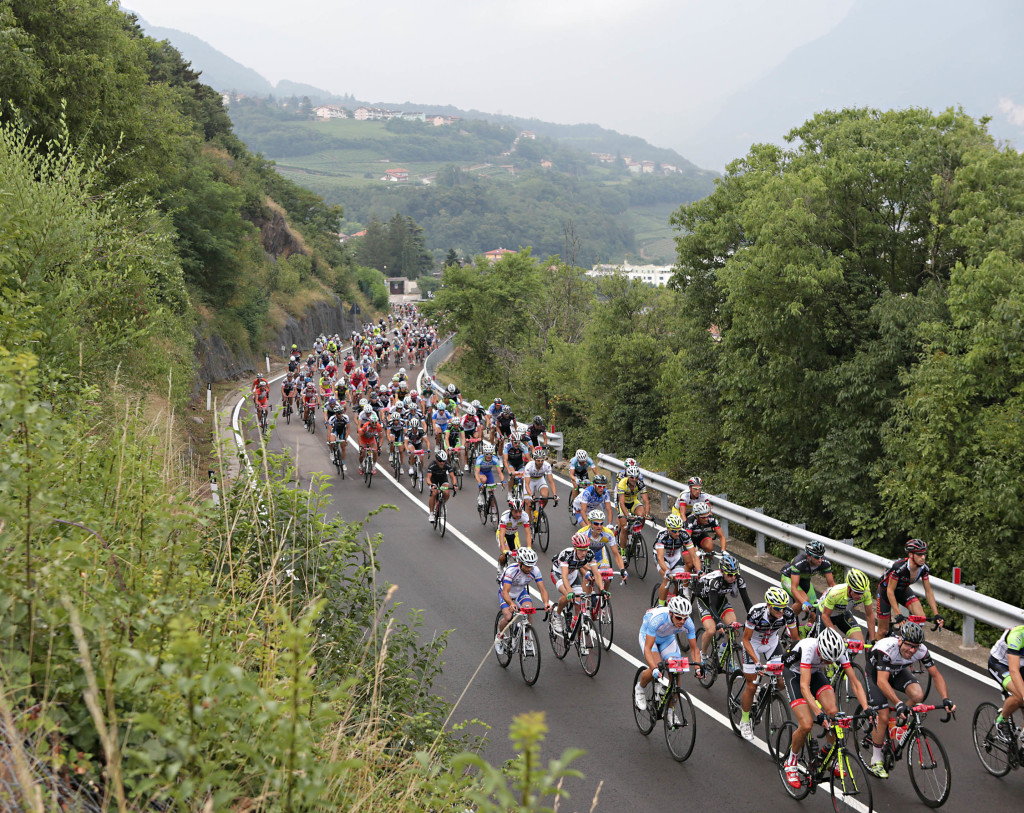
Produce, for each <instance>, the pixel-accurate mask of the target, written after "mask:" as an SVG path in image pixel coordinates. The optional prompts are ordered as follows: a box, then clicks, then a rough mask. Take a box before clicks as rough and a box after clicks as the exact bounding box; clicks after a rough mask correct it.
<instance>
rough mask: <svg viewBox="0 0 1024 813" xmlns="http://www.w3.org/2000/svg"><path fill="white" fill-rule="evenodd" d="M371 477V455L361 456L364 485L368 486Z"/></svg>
mask: <svg viewBox="0 0 1024 813" xmlns="http://www.w3.org/2000/svg"><path fill="white" fill-rule="evenodd" d="M372 479H373V457H371V456H370V455H369V454H367V455H366V457H364V458H363V481H364V482H365V483H366V487H367V488H369V487H370V481H371V480H372Z"/></svg>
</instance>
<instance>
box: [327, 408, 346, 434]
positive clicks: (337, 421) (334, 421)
mask: <svg viewBox="0 0 1024 813" xmlns="http://www.w3.org/2000/svg"><path fill="white" fill-rule="evenodd" d="M327 425H328V426H329V427H330V428H331V431H332V432H334V436H335V437H339V438H340V437H344V436H345V434H346V433H347V432H348V415H346V414H345V413H344V412H335V413H334V414H333V415H331V416H330V417H329V418H328V419H327Z"/></svg>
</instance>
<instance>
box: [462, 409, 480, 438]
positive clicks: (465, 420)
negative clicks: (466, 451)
mask: <svg viewBox="0 0 1024 813" xmlns="http://www.w3.org/2000/svg"><path fill="white" fill-rule="evenodd" d="M459 425H460V426H461V427H462V431H463V432H465V433H466V434H467V435H474V434H476V430H477V427H478V426H480V421H479V420H477V417H476V415H474V414H472V413H470V414H469V415H463V416H462V420H461V421H460V422H459Z"/></svg>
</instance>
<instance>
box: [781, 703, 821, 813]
mask: <svg viewBox="0 0 1024 813" xmlns="http://www.w3.org/2000/svg"><path fill="white" fill-rule="evenodd" d="M796 729H797V724H796V723H794V722H793V721H792V720H789V721H787V722H786V723H784V724H783V725H782V726H780V728H779V730H778V732H776V734H775V753H777V754H780V755H781V756H780V758H779V760H778V762H777V763H776V764H777V765H778V767H779V778H780V779H782V787H784V788H785V789H786V793H788V794H789V795H790V796H791V797H793V798H794V799H796V800H797V801H799V800H801V799H803V798H805V797H806V796H807V794H808V793H810V792H811V786H812V783H813V781H814V780H813V778H812V777H811V765H812V762H811V754H810V746H809V744H808V743H806V742H805V743H804V747H803V748H801V749H800V753H799V754H798V755H797V760H796V769H797V775H798V777H799V779H800V784H799V786H798V787H795V788H794V787H793V786H792V785H791V784H789V780H788V779H787V778H786V758H787V757H788V756H789V752H790V750H791V743H792V741H793V734H794V733H795V732H796Z"/></svg>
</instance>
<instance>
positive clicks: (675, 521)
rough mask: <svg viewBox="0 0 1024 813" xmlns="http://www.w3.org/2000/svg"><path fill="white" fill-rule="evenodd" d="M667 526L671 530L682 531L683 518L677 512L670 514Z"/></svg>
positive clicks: (666, 521)
mask: <svg viewBox="0 0 1024 813" xmlns="http://www.w3.org/2000/svg"><path fill="white" fill-rule="evenodd" d="M665 527H666V528H668V529H669V530H670V531H681V530H683V518H682V517H680V516H678V515H677V514H669V515H668V519H666V520H665Z"/></svg>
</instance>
